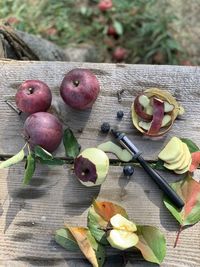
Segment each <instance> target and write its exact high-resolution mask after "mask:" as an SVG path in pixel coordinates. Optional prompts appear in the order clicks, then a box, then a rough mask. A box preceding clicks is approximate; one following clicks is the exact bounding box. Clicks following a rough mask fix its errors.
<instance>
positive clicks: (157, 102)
mask: <svg viewBox="0 0 200 267" xmlns="http://www.w3.org/2000/svg"><path fill="white" fill-rule="evenodd" d="M131 110H132V121H133V125H134V126H135V127H136V128H137V129H138V130H139V131H140V132H141V133H143V134H144V135H147V136H152V137H156V136H162V135H164V134H165V133H166V132H168V131H169V130H170V128H171V127H172V125H173V123H174V120H175V119H176V117H177V116H178V115H182V114H183V113H184V109H183V107H181V106H180V105H179V103H178V102H177V101H176V99H175V98H174V97H173V96H172V95H171V94H170V93H169V92H167V91H165V90H161V89H158V88H150V89H148V90H146V91H144V92H143V93H142V94H140V95H138V96H136V98H135V100H134V102H133V104H132V107H131Z"/></svg>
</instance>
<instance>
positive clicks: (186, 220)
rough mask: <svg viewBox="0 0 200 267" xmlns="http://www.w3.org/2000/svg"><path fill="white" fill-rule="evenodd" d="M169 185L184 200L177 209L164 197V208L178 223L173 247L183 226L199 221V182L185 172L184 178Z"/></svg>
mask: <svg viewBox="0 0 200 267" xmlns="http://www.w3.org/2000/svg"><path fill="white" fill-rule="evenodd" d="M171 186H172V188H173V189H174V190H175V191H176V192H177V194H178V195H179V196H180V197H181V198H182V199H183V200H184V202H185V205H184V207H183V208H182V210H179V209H177V208H176V207H175V206H174V205H173V203H172V202H171V201H170V200H169V199H168V198H166V197H165V198H164V204H165V206H166V208H167V209H168V210H169V211H170V212H171V214H172V215H173V216H174V217H175V219H176V220H177V221H178V222H179V224H180V230H179V231H178V235H177V238H176V241H175V244H174V247H175V246H176V245H177V242H178V238H179V235H180V232H181V231H182V230H183V228H184V227H185V226H189V225H193V224H195V223H197V222H199V221H200V183H198V182H197V181H195V180H194V179H193V178H192V176H191V175H190V174H187V176H186V177H185V179H184V180H181V181H178V182H175V183H172V184H171Z"/></svg>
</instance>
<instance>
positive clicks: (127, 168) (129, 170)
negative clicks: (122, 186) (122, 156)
mask: <svg viewBox="0 0 200 267" xmlns="http://www.w3.org/2000/svg"><path fill="white" fill-rule="evenodd" d="M123 173H124V175H125V176H131V175H133V173H134V168H133V167H132V166H130V165H129V166H124V169H123Z"/></svg>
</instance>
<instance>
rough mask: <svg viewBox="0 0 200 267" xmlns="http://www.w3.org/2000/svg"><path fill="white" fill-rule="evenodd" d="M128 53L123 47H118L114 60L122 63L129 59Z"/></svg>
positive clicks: (114, 53)
mask: <svg viewBox="0 0 200 267" xmlns="http://www.w3.org/2000/svg"><path fill="white" fill-rule="evenodd" d="M127 55H128V52H127V50H126V49H125V48H123V47H117V48H116V49H115V51H114V52H113V59H114V60H115V61H117V62H121V61H123V60H125V59H126V58H127Z"/></svg>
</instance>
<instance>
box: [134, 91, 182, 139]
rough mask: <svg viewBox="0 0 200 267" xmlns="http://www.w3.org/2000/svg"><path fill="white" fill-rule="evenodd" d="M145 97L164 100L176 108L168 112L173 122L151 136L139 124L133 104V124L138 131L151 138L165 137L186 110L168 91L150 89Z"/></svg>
mask: <svg viewBox="0 0 200 267" xmlns="http://www.w3.org/2000/svg"><path fill="white" fill-rule="evenodd" d="M143 95H145V96H147V97H148V98H149V99H150V98H151V99H152V98H158V99H159V100H162V101H164V102H168V103H169V104H170V105H172V106H174V109H173V110H172V111H170V112H166V114H167V115H170V116H171V121H170V122H169V123H168V124H167V125H166V126H165V127H161V128H160V130H159V132H158V133H156V134H149V133H148V131H147V130H144V129H143V128H142V127H141V126H140V125H139V122H140V121H141V120H140V118H141V117H140V116H138V114H137V113H136V111H135V109H134V103H133V104H132V107H131V110H132V122H133V125H134V126H135V127H136V129H137V130H138V131H140V132H141V133H142V134H144V135H146V136H151V137H159V136H162V135H164V134H165V133H166V132H168V131H169V130H170V129H171V127H172V125H173V123H174V121H175V119H176V117H177V116H178V115H182V114H183V113H184V108H183V107H182V106H181V105H180V104H179V103H178V102H177V101H176V99H175V98H174V97H173V96H172V95H171V94H170V93H169V92H168V91H166V90H161V89H159V88H149V89H147V90H145V91H144V93H143Z"/></svg>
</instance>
